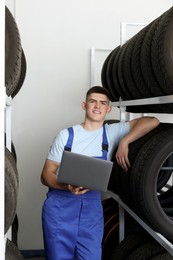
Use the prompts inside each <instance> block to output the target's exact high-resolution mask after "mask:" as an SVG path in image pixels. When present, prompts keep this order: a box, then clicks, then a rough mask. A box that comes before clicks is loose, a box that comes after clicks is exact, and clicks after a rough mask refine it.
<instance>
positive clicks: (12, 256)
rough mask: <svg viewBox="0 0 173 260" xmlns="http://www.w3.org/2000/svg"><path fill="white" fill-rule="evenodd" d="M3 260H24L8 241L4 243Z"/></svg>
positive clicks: (14, 246)
mask: <svg viewBox="0 0 173 260" xmlns="http://www.w3.org/2000/svg"><path fill="white" fill-rule="evenodd" d="M5 260H24V258H23V256H22V254H21V252H20V251H19V249H18V248H17V247H16V245H15V244H14V243H13V242H12V241H10V240H9V239H7V242H6V250H5Z"/></svg>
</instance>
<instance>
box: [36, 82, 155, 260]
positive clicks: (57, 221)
mask: <svg viewBox="0 0 173 260" xmlns="http://www.w3.org/2000/svg"><path fill="white" fill-rule="evenodd" d="M82 108H83V109H84V110H85V118H84V121H83V122H82V123H80V124H77V125H75V126H73V127H69V128H68V129H63V130H61V131H60V133H59V134H58V135H57V136H56V137H55V139H54V141H53V144H52V145H51V147H50V150H49V153H48V156H47V159H46V161H45V164H44V167H43V170H42V173H41V181H42V183H43V184H44V185H46V186H47V187H48V188H49V190H48V193H47V199H46V200H45V202H44V205H43V211H42V224H43V237H44V245H45V253H46V259H47V260H55V259H56V260H64V259H69V260H73V259H77V260H101V257H102V237H103V230H104V226H103V209H102V203H101V194H100V192H98V191H94V190H88V189H85V188H83V187H76V186H72V185H70V183H66V184H64V183H60V182H58V176H57V174H56V172H57V169H58V168H59V166H60V163H61V158H62V153H63V151H64V150H68V151H72V152H75V153H79V154H84V155H87V156H92V157H97V158H100V159H102V160H111V157H112V154H113V151H114V150H115V148H116V146H118V150H117V153H116V159H117V162H118V163H119V164H120V166H121V167H123V169H124V170H127V169H128V167H130V162H129V159H128V146H129V144H130V143H131V142H133V141H135V140H136V139H138V138H140V137H142V136H143V135H145V134H146V133H148V132H149V131H151V130H152V129H154V128H155V127H157V126H158V124H159V120H158V119H157V118H155V117H142V118H138V119H134V120H132V121H130V122H124V123H114V124H110V125H108V124H105V125H104V124H103V123H104V120H105V116H106V115H107V114H108V113H109V112H110V111H111V103H110V95H109V92H108V91H107V90H106V89H105V88H103V87H100V86H95V87H92V88H91V89H89V90H88V92H87V94H86V99H85V101H83V102H82Z"/></svg>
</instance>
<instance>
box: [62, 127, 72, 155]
mask: <svg viewBox="0 0 173 260" xmlns="http://www.w3.org/2000/svg"><path fill="white" fill-rule="evenodd" d="M67 129H68V133H69V136H68V140H67V143H66V145H65V147H64V150H65V151H69V152H70V151H71V147H72V143H73V137H74V131H73V127H69V128H67Z"/></svg>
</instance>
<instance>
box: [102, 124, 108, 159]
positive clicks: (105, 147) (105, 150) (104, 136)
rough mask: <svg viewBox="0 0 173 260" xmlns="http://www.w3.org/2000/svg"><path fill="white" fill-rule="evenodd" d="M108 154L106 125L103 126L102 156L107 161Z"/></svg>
mask: <svg viewBox="0 0 173 260" xmlns="http://www.w3.org/2000/svg"><path fill="white" fill-rule="evenodd" d="M107 153H108V140H107V136H106V129H105V125H103V141H102V156H103V158H104V159H105V160H107Z"/></svg>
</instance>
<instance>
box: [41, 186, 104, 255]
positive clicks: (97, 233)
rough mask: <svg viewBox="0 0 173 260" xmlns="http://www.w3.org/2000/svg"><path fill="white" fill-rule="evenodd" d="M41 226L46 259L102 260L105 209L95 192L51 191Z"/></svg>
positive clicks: (43, 212)
mask: <svg viewBox="0 0 173 260" xmlns="http://www.w3.org/2000/svg"><path fill="white" fill-rule="evenodd" d="M96 193H97V192H96ZM42 225H43V237H44V246H45V253H46V260H101V255H102V246H101V244H102V237H103V228H104V227H103V225H104V224H103V208H102V203H101V199H100V195H99V196H98V195H96V196H95V193H94V191H90V192H87V193H86V195H85V194H84V195H79V196H77V195H73V194H71V192H69V191H60V190H57V191H49V192H48V194H47V199H46V200H45V202H44V205H43V211H42Z"/></svg>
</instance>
